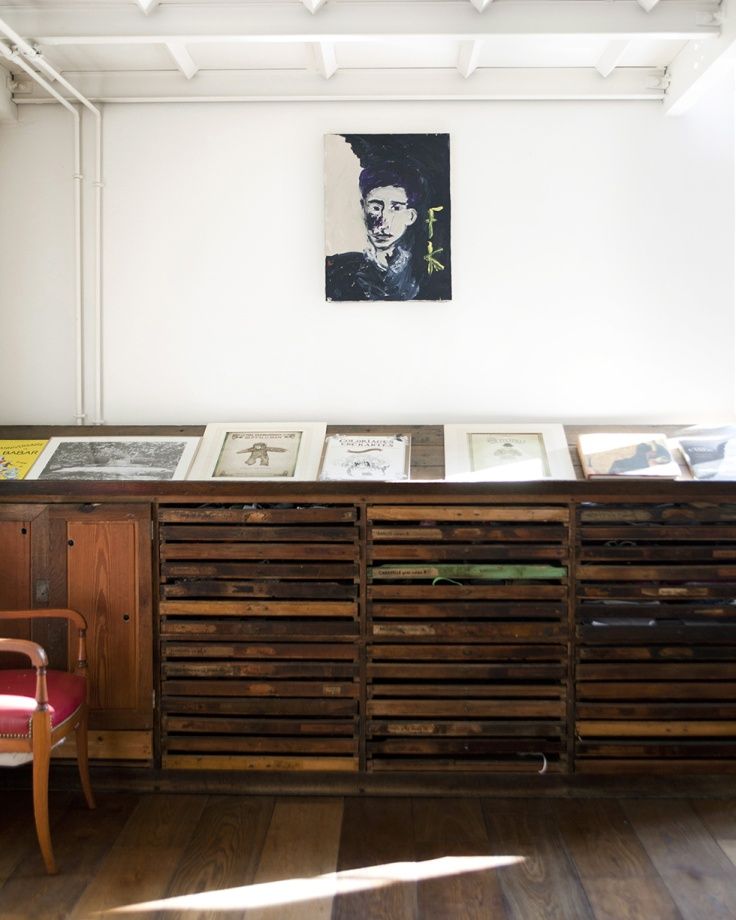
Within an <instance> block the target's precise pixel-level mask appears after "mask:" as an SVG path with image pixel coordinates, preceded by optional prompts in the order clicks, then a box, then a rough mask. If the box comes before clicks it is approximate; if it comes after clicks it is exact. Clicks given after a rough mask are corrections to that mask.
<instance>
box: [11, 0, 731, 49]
mask: <svg viewBox="0 0 736 920" xmlns="http://www.w3.org/2000/svg"><path fill="white" fill-rule="evenodd" d="M2 2H3V0H0V17H3V18H5V20H6V21H7V22H8V23H9V24H10V25H12V26H13V28H14V29H16V31H18V32H19V33H20V34H21V35H24V36H26V37H29V38H34V39H35V40H36V41H38V42H40V43H42V44H45V45H82V44H88V45H105V44H137V43H141V42H142V43H155V42H167V41H185V42H186V43H187V44H192V43H194V42H220V41H225V42H228V41H229V42H319V41H356V42H367V41H381V40H383V39H385V38H387V37H393V38H407V39H412V38H416V39H421V38H448V39H452V40H456V41H472V40H473V39H476V38H484V37H493V36H507V37H514V36H555V37H581V36H589V37H595V38H608V39H610V40H613V39H617V38H618V39H630V38H636V37H637V36H639V35H641V36H642V37H646V38H649V39H651V40H659V39H665V40H666V39H671V40H677V41H688V40H690V39H696V38H704V37H708V35H717V34H718V27H717V25H715V24H708V22H707V21H706V19H705V17H706V16H708V15H712V14H713V13H716V12H717V11H718V10H719V4H718V3H717V2H715V0H697V2H693V0H677V2H671V3H662V4H660V5H659V6H658V7H657V8H656V9H655V10H653V11H652V12H651V13H650V14H649V15H647V16H643V15H642V10H641V7H640V6H639V4H638V2H637V0H616V2H615V3H604V2H602V0H524V2H523V3H511V2H509V3H496V4H494V8H493V15H488V16H479V15H478V14H477V12H476V11H475V10H474V9H473V7H472V5H471V4H470V3H462V4H459V5H458V4H457V3H452V2H444V0H437V2H432V0H415V2H405V0H375V2H371V3H361V2H355V0H340V2H339V3H334V4H333V3H330V4H327V6H326V7H325V8H324V9H323V10H322V11H321V12H320V14H319V16H304V12H303V8H302V5H301V4H286V3H272V4H269V3H258V2H254V3H249V4H247V5H239V4H238V5H222V6H219V5H218V8H217V15H216V16H213V15H212V7H211V6H209V5H207V4H200V3H194V4H188V3H171V4H169V3H166V4H162V5H161V6H160V7H159V8H158V10H157V11H156V15H155V16H141V15H140V13H139V11H138V10H137V9H136V8H135V7H134V6H132V4H131V5H130V6H129V7H128V6H126V7H119V6H117V5H111V6H94V7H91V8H90V7H88V6H85V7H84V8H81V7H79V8H75V7H52V8H44V9H43V11H42V12H39V10H38V8H37V7H36V8H33V9H28V8H17V7H12V6H10V7H7V8H5V7H3V6H2Z"/></svg>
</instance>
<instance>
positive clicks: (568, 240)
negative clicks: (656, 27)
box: [0, 83, 734, 424]
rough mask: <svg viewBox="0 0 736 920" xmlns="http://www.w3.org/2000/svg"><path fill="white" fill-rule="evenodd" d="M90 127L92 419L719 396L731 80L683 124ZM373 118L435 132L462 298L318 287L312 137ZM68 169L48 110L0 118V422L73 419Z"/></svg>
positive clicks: (511, 412) (436, 117) (694, 408)
mask: <svg viewBox="0 0 736 920" xmlns="http://www.w3.org/2000/svg"><path fill="white" fill-rule="evenodd" d="M104 131H105V180H106V186H105V212H104V223H105V238H104V265H105V276H104V301H105V315H106V321H105V326H104V341H105V358H106V365H105V421H106V422H108V423H120V424H126V423H131V424H132V423H142V424H155V423H172V424H173V423H204V422H206V421H215V420H229V421H236V420H250V419H253V420H256V419H260V420H266V419H275V420H287V419H321V420H326V421H327V422H329V423H335V424H339V423H349V422H366V423H368V422H375V423H380V422H386V423H401V422H404V423H411V422H414V423H435V422H442V421H462V420H468V421H470V420H476V421H479V420H485V421H491V420H495V419H499V420H511V419H525V420H561V421H581V422H583V421H590V422H600V423H605V422H606V421H611V422H613V421H616V420H618V421H630V422H635V421H636V422H666V421H695V420H698V419H708V418H713V417H717V416H730V415H731V414H732V412H733V408H734V405H733V393H734V282H733V276H734V117H733V88H732V86H731V84H730V83H729V84H725V85H723V86H722V87H720V88H719V90H718V91H717V92H716V93H714V94H712V95H711V96H710V97H709V98H708V99H706V100H705V101H704V102H703V103H701V105H700V106H699V107H698V108H697V109H695V110H694V111H693V112H691V114H689V115H687V116H684V117H682V118H667V117H665V116H664V115H663V113H662V111H661V107H660V106H658V105H656V104H652V103H579V104H578V103H500V104H499V103H489V104H481V103H425V104H404V103H394V104H389V105H381V104H377V103H375V104H374V103H353V104H347V103H346V104H335V103H324V104H323V103H308V104H267V103H260V104H249V105H245V104H243V105H241V104H210V105H206V104H181V105H138V106H124V105H117V106H112V105H110V106H108V107H107V108H106V111H105V127H104ZM389 131H401V132H438V131H443V132H444V131H447V132H449V133H450V135H451V157H452V195H453V228H452V233H453V235H452V241H453V287H454V296H453V300H452V302H450V303H403V304H340V303H327V302H326V301H325V298H324V277H323V260H324V243H323V236H324V235H323V162H322V160H323V135H324V134H325V133H333V132H338V133H345V132H389ZM88 162H89V159H88ZM87 168H88V170H90V169H91V165H90V166H88V167H87ZM71 171H72V170H71V127H70V124H69V120H68V117H67V116H66V115H65V113H63V112H61V111H59V110H58V109H57V108H56V107H51V106H43V107H39V106H35V107H30V106H28V107H24V108H23V109H22V111H21V117H20V123H19V125H18V126H10V127H8V126H2V127H0V229H1V230H2V237H3V245H2V246H0V311H1V313H0V317H1V319H2V325H1V327H0V361H1V362H2V364H1V366H2V368H3V377H4V379H5V385H6V389H5V394H4V398H3V399H1V400H0V422H5V423H14V422H17V423H21V422H24V423H69V422H71V421H72V420H73V416H74V373H73V329H72V317H73V290H72V284H73V272H72V263H71V247H70V236H69V234H70V230H71V184H72V183H71V179H70V178H69V177H70V175H71ZM90 178H91V177H90V176H89V175H88V176H87V177H86V180H85V182H86V185H87V187H89V179H90ZM89 396H90V397H93V394H92V393H91V392H90V393H89ZM92 405H93V401H92V399H90V410H89V411H90V414H91V412H92Z"/></svg>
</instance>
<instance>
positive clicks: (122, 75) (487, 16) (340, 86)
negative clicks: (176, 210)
mask: <svg viewBox="0 0 736 920" xmlns="http://www.w3.org/2000/svg"><path fill="white" fill-rule="evenodd" d="M734 18H735V16H734V15H732V16H729V15H728V12H727V10H726V8H725V5H724V6H723V7H722V5H721V3H720V2H717V0H659V2H657V0H492V2H491V0H158V2H157V0H0V26H2V24H5V25H7V26H9V27H10V29H11V31H12V32H13V33H17V35H18V36H20V37H22V38H23V39H26V40H28V41H29V42H30V43H31V44H32V45H33V46H34V47H35V48H37V49H38V51H40V53H41V54H42V55H43V57H44V58H45V59H46V61H47V62H48V63H49V64H50V65H51V66H52V67H54V68H55V69H56V70H58V71H60V72H61V73H62V74H63V76H64V77H65V78H66V79H67V80H68V81H69V82H70V83H71V84H73V85H74V86H75V87H76V88H77V89H78V90H79V91H80V92H81V93H83V94H84V95H85V96H87V97H88V98H89V99H91V100H93V101H96V100H100V101H109V102H113V101H132V100H135V101H138V100H146V101H148V100H162V99H177V100H182V101H185V100H189V99H248V100H261V99H264V100H275V99H300V100H309V99H346V100H347V99H416V100H424V99H471V100H472V99H601V100H605V99H631V100H639V99H649V100H662V101H664V102H665V108H667V109H672V110H673V111H674V110H676V109H678V107H679V108H683V107H684V106H685V103H686V102H687V103H688V104H689V102H691V101H693V98H692V97H693V96H694V95H695V96H697V93H696V92H695V90H696V89H698V87H699V86H700V85H701V84H707V82H708V79H709V78H710V77H711V76H712V75H713V73H716V72H720V71H722V70H723V69H724V68H725V67H727V66H730V63H731V60H732V57H733V54H734V49H736V25H735V24H734ZM2 33H3V30H2V28H1V27H0V41H2V42H3V43H4V44H5V46H6V47H7V48H9V49H10V48H12V47H13V44H14V42H13V41H12V37H9V35H8V33H7V32H5V34H2ZM5 66H6V67H8V68H9V70H10V71H11V72H12V74H13V75H14V76H15V80H14V82H13V84H12V86H11V91H12V98H13V100H14V101H15V102H19V103H22V102H33V101H36V100H39V99H41V98H44V97H45V96H46V94H45V93H44V90H43V89H42V88H40V87H38V86H36V85H35V84H34V82H33V81H32V80H31V79H30V78H29V77H28V75H27V74H26V73H24V72H23V71H22V70H21V69H20V68H19V67H18V66H17V65H15V64H13V63H12V62H11V63H8V62H5ZM701 88H702V87H701ZM67 95H68V94H67Z"/></svg>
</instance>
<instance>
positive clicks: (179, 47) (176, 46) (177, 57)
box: [166, 42, 199, 80]
mask: <svg viewBox="0 0 736 920" xmlns="http://www.w3.org/2000/svg"><path fill="white" fill-rule="evenodd" d="M166 48H167V49H168V52H169V54H170V55H171V56H172V58H173V59H174V63H175V64H176V66H177V67H178V68H179V70H180V71H181V72H182V73H183V74H184V76H185V77H186V78H187V80H191V79H192V77H193V76H194V75H195V73H197V71H198V70H199V67H198V66H197V65H196V64H195V63H194V60H193V59H192V56H191V54H190V53H189V51H188V50H187V46H186V45H185V44H184V43H183V42H166Z"/></svg>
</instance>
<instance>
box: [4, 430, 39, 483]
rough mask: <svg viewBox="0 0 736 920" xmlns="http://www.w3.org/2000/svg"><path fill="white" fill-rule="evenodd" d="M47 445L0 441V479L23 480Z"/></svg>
mask: <svg viewBox="0 0 736 920" xmlns="http://www.w3.org/2000/svg"><path fill="white" fill-rule="evenodd" d="M48 443H49V442H48V441H3V440H1V439H0V479H23V478H24V477H25V475H26V473H27V472H28V470H30V468H31V467H32V466H33V464H34V463H35V461H36V457H38V455H39V454H40V453H41V451H42V450H43V449H44V447H46V445H47V444H48Z"/></svg>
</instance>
